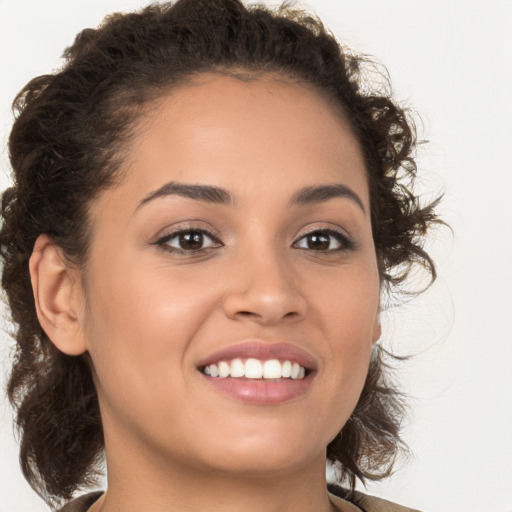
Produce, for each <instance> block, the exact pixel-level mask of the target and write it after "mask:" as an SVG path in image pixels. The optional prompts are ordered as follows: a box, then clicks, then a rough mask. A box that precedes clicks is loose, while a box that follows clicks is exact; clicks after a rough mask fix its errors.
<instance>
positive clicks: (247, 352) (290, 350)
mask: <svg viewBox="0 0 512 512" xmlns="http://www.w3.org/2000/svg"><path fill="white" fill-rule="evenodd" d="M236 358H240V359H245V358H254V359H260V360H267V359H280V360H281V361H285V360H289V361H292V362H297V363H299V364H300V365H301V366H304V368H306V369H308V370H315V369H316V366H317V365H316V360H315V358H314V357H313V356H312V355H311V354H308V353H307V352H306V351H305V350H303V349H301V348H299V347H297V346H296V345H293V344H292V343H288V342H277V343H276V342H272V343H269V342H264V341H261V340H247V341H242V342H240V343H236V344H234V345H230V346H228V347H226V348H223V349H220V350H217V351H216V352H213V353H212V354H210V355H208V356H207V357H205V358H204V359H202V360H201V361H199V363H198V365H197V366H198V368H200V367H203V366H208V365H210V364H215V363H218V362H219V361H229V360H231V359H236Z"/></svg>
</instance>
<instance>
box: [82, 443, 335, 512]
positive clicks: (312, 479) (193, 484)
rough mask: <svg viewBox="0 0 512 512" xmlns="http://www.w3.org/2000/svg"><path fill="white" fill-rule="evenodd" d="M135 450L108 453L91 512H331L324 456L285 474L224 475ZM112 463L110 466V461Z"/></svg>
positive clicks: (331, 506)
mask: <svg viewBox="0 0 512 512" xmlns="http://www.w3.org/2000/svg"><path fill="white" fill-rule="evenodd" d="M141 455H142V454H140V452H138V451H137V450H130V451H129V453H127V450H122V451H121V452H118V453H115V454H114V453H109V447H108V445H107V461H108V490H107V492H106V493H105V495H104V496H103V497H102V498H101V499H100V501H98V502H97V503H96V504H95V505H94V506H93V508H91V509H90V512H119V511H120V510H122V511H123V512H136V511H137V512H139V511H140V510H151V511H152V512H178V511H183V510H187V511H190V512H203V511H204V510H212V509H215V511H216V512H240V510H243V511H244V512H262V511H265V512H292V511H293V512H313V511H314V512H331V511H332V510H337V509H335V507H334V506H333V505H332V504H331V502H330V501H329V498H328V494H327V486H326V480H325V456H324V455H323V454H322V455H319V456H318V457H317V458H316V459H315V460H312V461H311V462H310V463H309V464H307V465H304V467H301V468H295V469H292V470H288V471H273V472H266V474H258V473H256V472H253V473H251V472H245V473H241V472H227V471H224V472H223V471H218V470H211V469H208V468H198V467H191V466H189V465H188V464H187V461H180V462H179V464H173V463H170V462H169V461H168V460H163V457H158V455H154V456H152V457H151V458H149V457H147V456H141ZM113 461H115V462H113Z"/></svg>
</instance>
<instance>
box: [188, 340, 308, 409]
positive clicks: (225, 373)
mask: <svg viewBox="0 0 512 512" xmlns="http://www.w3.org/2000/svg"><path fill="white" fill-rule="evenodd" d="M316 367H317V366H316V361H315V360H314V358H313V357H312V356H311V355H310V354H308V353H307V352H305V351H304V350H302V349H300V348H298V347H296V346H294V345H292V344H289V343H276V344H269V343H262V342H259V341H249V342H244V343H240V344H237V345H233V346H230V347H228V348H226V349H223V350H220V351H218V352H216V353H214V354H211V355H210V356H209V357H208V358H207V359H205V360H203V361H201V362H200V363H199V364H198V366H197V369H198V370H199V372H200V373H201V374H202V375H203V376H204V379H205V381H206V382H207V383H208V384H209V385H210V386H212V387H213V389H215V390H216V391H220V392H221V393H222V394H223V395H228V396H230V397H231V398H235V399H236V400H241V401H243V402H249V403H254V404H260V405H272V404H279V403H283V402H288V401H290V400H292V399H295V398H297V397H299V396H300V395H303V394H304V393H306V392H307V390H308V389H309V387H310V386H311V383H312V381H313V378H314V374H315V373H316Z"/></svg>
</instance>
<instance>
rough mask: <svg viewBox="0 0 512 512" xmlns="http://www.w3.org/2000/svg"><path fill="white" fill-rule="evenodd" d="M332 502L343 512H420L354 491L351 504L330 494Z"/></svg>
mask: <svg viewBox="0 0 512 512" xmlns="http://www.w3.org/2000/svg"><path fill="white" fill-rule="evenodd" d="M329 498H330V500H331V502H332V503H333V504H334V505H336V506H337V507H338V508H339V509H340V510H341V511H343V512H345V511H346V512H352V511H354V512H360V511H362V512H419V510H416V509H413V508H408V507H404V506H402V505H397V504H396V503H392V502H391V501H388V500H384V499H382V498H375V497H374V496H368V495H367V494H363V493H362V492H358V491H354V493H353V496H352V497H351V500H350V502H349V501H347V500H344V499H342V498H338V496H334V494H331V493H329ZM350 507H352V508H350Z"/></svg>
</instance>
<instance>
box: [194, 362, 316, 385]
mask: <svg viewBox="0 0 512 512" xmlns="http://www.w3.org/2000/svg"><path fill="white" fill-rule="evenodd" d="M203 373H204V374H205V375H210V376H211V377H219V378H221V379H225V378H226V377H232V378H240V377H245V378H246V379H281V378H284V379H289V378H291V379H294V380H297V379H303V378H304V377H305V376H306V369H305V368H304V367H303V366H301V365H300V364H299V363H292V362H291V361H288V360H286V361H279V359H268V360H266V361H260V360H258V359H254V358H249V359H247V360H246V361H245V363H244V362H243V361H242V360H241V359H233V360H232V361H219V363H218V364H210V365H208V366H205V367H204V368H203Z"/></svg>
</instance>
